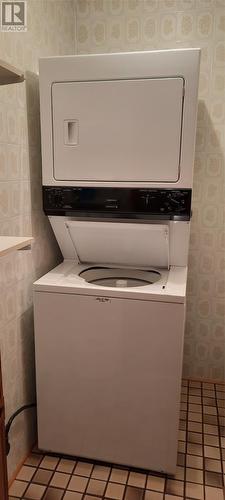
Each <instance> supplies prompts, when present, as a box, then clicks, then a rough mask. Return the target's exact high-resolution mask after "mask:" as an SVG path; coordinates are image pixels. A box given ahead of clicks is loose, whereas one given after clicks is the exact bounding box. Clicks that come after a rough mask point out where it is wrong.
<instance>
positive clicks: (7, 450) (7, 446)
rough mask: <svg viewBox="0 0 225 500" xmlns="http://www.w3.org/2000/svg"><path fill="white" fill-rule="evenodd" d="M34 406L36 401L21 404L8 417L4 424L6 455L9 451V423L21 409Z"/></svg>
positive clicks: (10, 423)
mask: <svg viewBox="0 0 225 500" xmlns="http://www.w3.org/2000/svg"><path fill="white" fill-rule="evenodd" d="M35 406H37V405H36V403H30V404H28V405H24V406H21V407H20V408H18V410H16V411H15V412H14V413H13V415H11V417H10V418H9V420H8V422H7V424H6V426H5V443H6V455H8V454H9V452H10V442H9V431H10V427H11V425H12V423H13V420H14V418H16V417H17V415H19V414H20V413H21V412H22V411H24V410H28V409H29V408H35Z"/></svg>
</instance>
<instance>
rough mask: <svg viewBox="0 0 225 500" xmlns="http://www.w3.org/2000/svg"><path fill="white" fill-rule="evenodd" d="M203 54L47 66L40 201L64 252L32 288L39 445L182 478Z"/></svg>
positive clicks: (43, 71)
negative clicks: (190, 257)
mask: <svg viewBox="0 0 225 500" xmlns="http://www.w3.org/2000/svg"><path fill="white" fill-rule="evenodd" d="M199 58H200V51H199V49H184V50H168V51H155V52H141V53H124V54H123V53H121V54H103V55H84V56H67V57H58V58H45V59H42V60H41V61H40V92H41V123H42V158H43V206H44V211H45V213H46V215H47V216H48V217H49V221H50V223H51V226H52V229H53V231H54V234H55V236H56V239H57V241H58V244H59V246H60V248H61V251H62V255H63V258H64V260H63V262H62V263H61V264H60V265H59V266H57V267H56V268H55V269H53V270H52V271H50V272H49V273H47V274H46V275H45V276H43V277H42V278H40V279H39V280H38V281H36V283H35V284H34V321H35V353H36V354H35V355H36V379H37V415H38V444H39V447H40V448H41V449H44V450H48V451H50V452H57V453H63V454H66V455H73V456H78V457H84V458H87V459H94V460H100V461H105V462H110V463H116V464H122V465H128V466H133V467H138V468H142V469H149V470H156V471H160V472H166V473H171V474H173V473H174V472H175V469H176V456H177V443H178V423H179V405H180V386H181V376H182V360H183V339H184V325H185V307H186V306H185V304H186V282H187V262H188V246H189V232H190V219H191V195H192V171H193V159H194V144H195V129H196V111H197V90H198V74H199Z"/></svg>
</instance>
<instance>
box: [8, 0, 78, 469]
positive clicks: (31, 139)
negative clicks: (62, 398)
mask: <svg viewBox="0 0 225 500" xmlns="http://www.w3.org/2000/svg"><path fill="white" fill-rule="evenodd" d="M27 4H28V31H27V33H18V34H15V33H2V32H0V59H3V60H5V61H7V62H10V63H12V64H14V65H15V66H17V67H18V68H19V69H21V70H24V71H26V82H25V83H19V84H16V85H11V86H4V87H3V86H2V87H1V86H0V235H25V236H26V235H33V236H34V238H35V241H34V244H33V246H32V250H31V251H20V252H17V253H14V254H10V255H8V256H5V257H2V258H1V259H0V342H1V344H0V346H1V356H2V369H3V385H4V394H5V400H6V416H7V417H9V416H10V415H11V414H12V413H13V412H14V411H15V410H16V409H17V408H18V407H20V406H21V405H22V404H24V403H27V402H30V401H33V400H34V366H33V363H34V346H33V316H32V282H33V281H34V280H35V278H37V277H39V276H40V275H42V274H43V273H45V272H46V271H47V270H49V269H50V268H52V267H53V266H54V265H55V264H56V263H57V261H58V260H59V258H60V253H59V250H58V247H57V244H56V241H55V238H54V236H53V234H52V232H51V230H50V227H49V223H48V221H47V220H46V217H45V216H44V215H43V212H42V208H41V157H40V127H39V100H38V78H37V76H36V75H35V73H37V71H38V58H39V56H46V55H61V54H70V53H74V22H75V21H74V2H73V1H70V0H60V1H55V0H54V1H52V0H44V1H42V0H28V2H27ZM33 427H34V425H33V419H32V418H31V411H30V410H29V411H27V412H26V414H24V415H21V416H20V417H17V419H16V421H15V423H14V424H13V427H12V428H11V432H10V437H11V439H10V441H11V443H12V449H11V452H10V455H9V475H10V476H11V474H12V472H13V471H14V470H15V467H16V466H17V465H18V463H19V462H20V461H21V460H22V458H23V457H24V455H25V454H26V451H27V449H28V447H29V446H30V444H31V441H32V439H33V430H32V429H33Z"/></svg>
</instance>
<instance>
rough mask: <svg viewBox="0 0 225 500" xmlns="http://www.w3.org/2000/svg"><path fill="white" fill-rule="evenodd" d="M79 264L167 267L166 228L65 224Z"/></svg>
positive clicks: (74, 222) (129, 225) (167, 232)
mask: <svg viewBox="0 0 225 500" xmlns="http://www.w3.org/2000/svg"><path fill="white" fill-rule="evenodd" d="M66 226H67V228H68V232H69V235H70V237H71V241H72V242H73V245H74V248H75V251H76V254H77V256H78V258H79V261H80V262H91V263H93V262H95V263H96V264H121V265H126V266H153V267H165V268H168V267H169V225H166V224H132V223H128V222H125V223H122V222H119V223H117V222H92V221H91V222H89V221H68V222H67V223H66Z"/></svg>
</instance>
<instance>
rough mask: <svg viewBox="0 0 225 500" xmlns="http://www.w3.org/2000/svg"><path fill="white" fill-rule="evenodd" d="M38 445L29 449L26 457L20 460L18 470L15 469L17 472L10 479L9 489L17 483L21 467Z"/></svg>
mask: <svg viewBox="0 0 225 500" xmlns="http://www.w3.org/2000/svg"><path fill="white" fill-rule="evenodd" d="M35 444H36V441H35V442H34V443H33V444H32V446H31V447H30V448H29V451H28V453H26V455H25V456H24V457H23V458H22V460H20V462H19V464H18V465H17V467H16V469H15V472H14V473H13V475H12V477H11V478H10V479H8V487H9V488H10V486H11V485H12V483H13V481H15V479H16V477H17V475H18V473H19V471H20V469H21V467H22V466H23V464H24V462H25V461H26V459H27V458H28V457H29V455H30V454H31V452H32V450H33V447H34V446H35Z"/></svg>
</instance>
